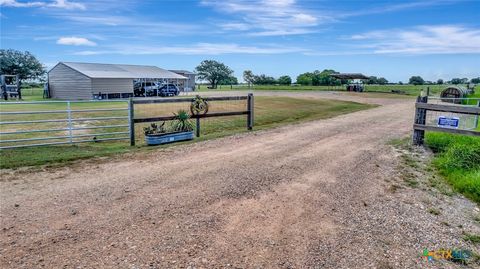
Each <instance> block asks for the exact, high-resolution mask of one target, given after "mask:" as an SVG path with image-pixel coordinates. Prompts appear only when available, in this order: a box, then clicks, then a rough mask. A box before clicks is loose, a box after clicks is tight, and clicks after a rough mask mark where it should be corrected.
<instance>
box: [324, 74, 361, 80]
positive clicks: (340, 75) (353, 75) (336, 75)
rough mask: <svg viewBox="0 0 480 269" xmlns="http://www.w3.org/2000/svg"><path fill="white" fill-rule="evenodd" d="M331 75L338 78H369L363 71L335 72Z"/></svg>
mask: <svg viewBox="0 0 480 269" xmlns="http://www.w3.org/2000/svg"><path fill="white" fill-rule="evenodd" d="M330 76H332V77H334V78H338V79H368V77H367V76H365V75H364V74H362V73H335V74H331V75H330Z"/></svg>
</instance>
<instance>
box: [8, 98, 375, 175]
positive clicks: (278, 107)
mask: <svg viewBox="0 0 480 269" xmlns="http://www.w3.org/2000/svg"><path fill="white" fill-rule="evenodd" d="M27 98H28V97H27V96H25V99H27ZM27 100H28V99H27ZM88 105H89V106H91V105H95V106H98V105H104V104H77V106H78V108H87V107H86V106H88ZM107 105H108V104H107ZM185 105H188V103H183V106H185ZM35 106H38V105H35ZM44 106H45V105H44ZM46 106H48V107H42V108H43V109H44V110H47V109H48V110H55V109H64V106H65V105H64V104H61V105H60V104H58V105H57V104H51V105H46ZM55 106H62V108H59V107H55ZM109 106H115V107H117V106H118V107H122V106H124V107H126V104H125V103H120V104H118V103H117V104H111V105H109ZM5 107H9V108H8V109H9V111H15V110H21V109H25V108H23V107H22V105H3V106H2V111H4V109H6V108H5ZM371 107H373V106H371V105H366V104H359V103H353V102H345V101H332V100H313V99H297V98H288V97H255V114H254V115H255V126H254V130H261V129H268V128H273V127H276V126H281V125H284V124H290V123H299V122H304V121H309V120H316V119H325V118H330V117H334V116H337V115H341V114H345V113H350V112H354V111H359V110H363V109H368V108H371ZM88 108H91V107H88ZM181 108H183V109H185V108H186V107H182V103H175V104H171V106H160V105H144V106H138V107H137V106H136V107H135V115H136V117H147V116H151V115H155V116H162V115H171V113H172V112H175V111H177V110H178V109H181ZM35 109H37V110H42V109H41V108H34V109H33V110H35ZM238 109H242V110H243V109H245V102H243V103H241V102H238V103H235V102H233V103H228V104H227V103H221V102H217V103H212V104H211V109H210V110H211V111H222V110H223V111H233V110H238ZM28 110H32V108H31V107H29V108H28ZM97 113H98V112H92V113H91V114H89V115H88V117H96V116H105V114H102V115H99V114H97ZM102 113H105V112H102ZM109 113H124V114H125V112H124V111H119V112H109ZM112 115H113V116H116V115H117V114H108V116H112ZM7 116H9V117H11V116H10V115H7ZM21 116H23V117H26V116H24V115H21ZM40 116H41V115H40V114H39V115H33V118H37V117H38V118H39V117H40ZM82 116H84V115H82ZM12 117H13V115H12ZM28 117H30V118H32V117H31V116H28ZM6 120H7V119H4V118H3V117H2V121H6ZM21 120H25V119H23V118H22V119H21ZM110 123H111V124H119V123H120V124H121V123H122V122H120V121H119V122H115V121H114V122H110ZM92 124H94V123H92ZM123 124H125V121H124V122H123ZM144 126H145V125H141V124H137V125H136V128H135V129H136V130H135V132H136V139H137V143H138V145H137V146H136V147H130V146H129V142H128V141H119V142H99V143H82V144H76V145H63V146H62V145H57V146H43V147H32V148H22V149H7V150H0V168H15V167H22V166H32V165H42V164H59V163H65V162H69V161H72V160H75V159H81V158H91V157H99V156H108V155H111V154H116V153H125V152H133V151H142V150H150V149H159V148H160V149H161V148H164V147H168V146H170V145H165V146H157V147H147V146H145V145H144V144H143V131H142V128H143V127H144ZM51 127H52V126H48V127H47V126H40V127H39V126H35V129H42V128H51ZM53 127H55V126H53ZM9 128H11V127H9ZM19 128H20V130H21V129H25V128H33V127H31V126H29V125H26V124H25V126H20V127H19ZM5 131H10V130H9V129H7V130H5V129H4V127H2V132H5ZM88 131H90V130H88ZM109 131H117V130H109ZM119 131H125V129H123V130H119ZM95 132H100V131H95ZM241 132H247V130H246V117H245V116H234V117H226V118H209V119H204V120H202V123H201V137H200V138H197V139H195V140H194V141H199V140H205V139H212V138H216V137H222V136H226V135H231V134H235V133H241ZM51 135H52V134H50V133H49V134H48V135H45V136H51ZM59 135H61V133H59ZM37 136H38V134H37ZM17 137H18V136H17ZM24 137H31V135H30V136H27V135H26V136H24ZM6 139H7V138H5V137H4V136H2V140H6ZM10 139H13V138H10ZM185 143H191V142H185Z"/></svg>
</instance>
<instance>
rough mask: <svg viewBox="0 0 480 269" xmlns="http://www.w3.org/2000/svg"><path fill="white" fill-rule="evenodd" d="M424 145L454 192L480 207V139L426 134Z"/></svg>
mask: <svg viewBox="0 0 480 269" xmlns="http://www.w3.org/2000/svg"><path fill="white" fill-rule="evenodd" d="M425 143H426V145H427V146H428V147H430V148H431V149H432V151H433V152H434V153H435V159H434V161H433V164H434V165H435V166H436V167H437V168H438V170H439V171H440V173H441V174H442V175H443V176H444V177H445V178H446V180H447V181H448V182H449V183H450V184H451V185H452V186H453V188H454V189H455V190H457V191H458V192H460V193H462V194H464V195H465V196H466V197H468V198H470V199H472V200H473V201H475V202H477V203H479V204H480V137H473V136H462V135H453V134H445V133H427V134H426V137H425Z"/></svg>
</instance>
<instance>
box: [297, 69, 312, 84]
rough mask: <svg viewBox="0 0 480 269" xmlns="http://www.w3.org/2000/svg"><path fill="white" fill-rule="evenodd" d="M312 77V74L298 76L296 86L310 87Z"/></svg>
mask: <svg viewBox="0 0 480 269" xmlns="http://www.w3.org/2000/svg"><path fill="white" fill-rule="evenodd" d="M312 77H313V74H312V73H309V72H307V73H303V74H300V75H298V76H297V84H300V85H305V86H307V85H312Z"/></svg>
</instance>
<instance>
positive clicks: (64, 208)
mask: <svg viewBox="0 0 480 269" xmlns="http://www.w3.org/2000/svg"><path fill="white" fill-rule="evenodd" d="M262 94H266V93H262ZM275 94H277V95H282V93H275ZM284 95H288V96H292V95H294V94H293V93H284ZM295 96H299V97H313V98H318V97H322V98H335V99H347V100H356V101H359V102H369V103H379V104H382V106H381V107H378V108H374V109H370V110H366V111H360V112H355V113H352V114H348V115H342V116H339V117H336V118H333V119H328V120H321V121H314V122H308V123H303V124H298V125H290V126H284V127H281V128H277V129H272V130H267V131H260V132H254V133H249V134H242V135H237V136H231V137H226V138H222V139H216V140H210V141H205V142H199V143H195V144H192V145H182V146H177V147H171V148H168V149H162V150H154V151H152V152H149V153H137V154H128V155H121V156H117V157H113V158H107V159H105V158H104V159H97V160H87V161H79V162H76V163H74V164H72V165H70V166H68V167H56V168H47V167H45V168H43V169H38V168H35V169H21V170H16V171H12V170H4V171H2V181H1V182H0V196H1V209H0V219H1V223H0V225H1V226H0V228H1V231H0V239H1V240H0V267H1V268H41V267H44V268H62V267H63V268H425V266H426V264H425V261H424V260H423V259H422V258H421V253H422V251H423V249H424V248H428V249H431V250H433V249H437V248H442V247H443V248H454V247H455V248H457V247H465V248H469V249H471V250H475V251H477V252H478V246H475V245H472V244H471V243H468V242H465V241H463V240H462V233H463V232H469V233H478V232H479V231H480V227H479V224H478V222H475V221H474V220H473V215H474V214H479V212H478V207H477V206H476V205H475V204H473V203H471V202H469V201H468V200H466V199H464V198H462V197H459V196H453V197H449V196H445V195H441V194H439V193H438V192H436V191H432V190H430V189H428V188H411V187H408V186H406V185H405V184H404V182H403V181H402V173H403V171H404V170H405V169H412V168H408V167H404V166H402V164H401V158H399V154H400V153H399V152H398V151H397V150H395V149H394V148H393V147H392V146H389V145H388V141H390V140H391V139H393V138H401V137H405V136H407V135H409V134H410V133H411V126H412V118H413V101H412V100H410V99H378V98H363V97H358V96H357V95H348V96H347V95H339V94H333V93H308V94H300V95H295ZM425 154H427V153H425ZM417 173H418V171H417ZM392 184H397V185H399V186H400V187H399V188H398V189H397V190H396V191H394V192H392V191H391V186H392ZM421 186H423V185H421ZM432 206H434V207H436V208H439V209H440V212H441V214H439V215H433V214H430V213H428V212H427V209H428V208H430V207H432ZM446 224H448V225H446ZM437 265H440V266H441V267H443V268H464V266H461V265H458V264H454V263H451V262H439V263H437ZM474 266H475V265H471V267H474Z"/></svg>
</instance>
